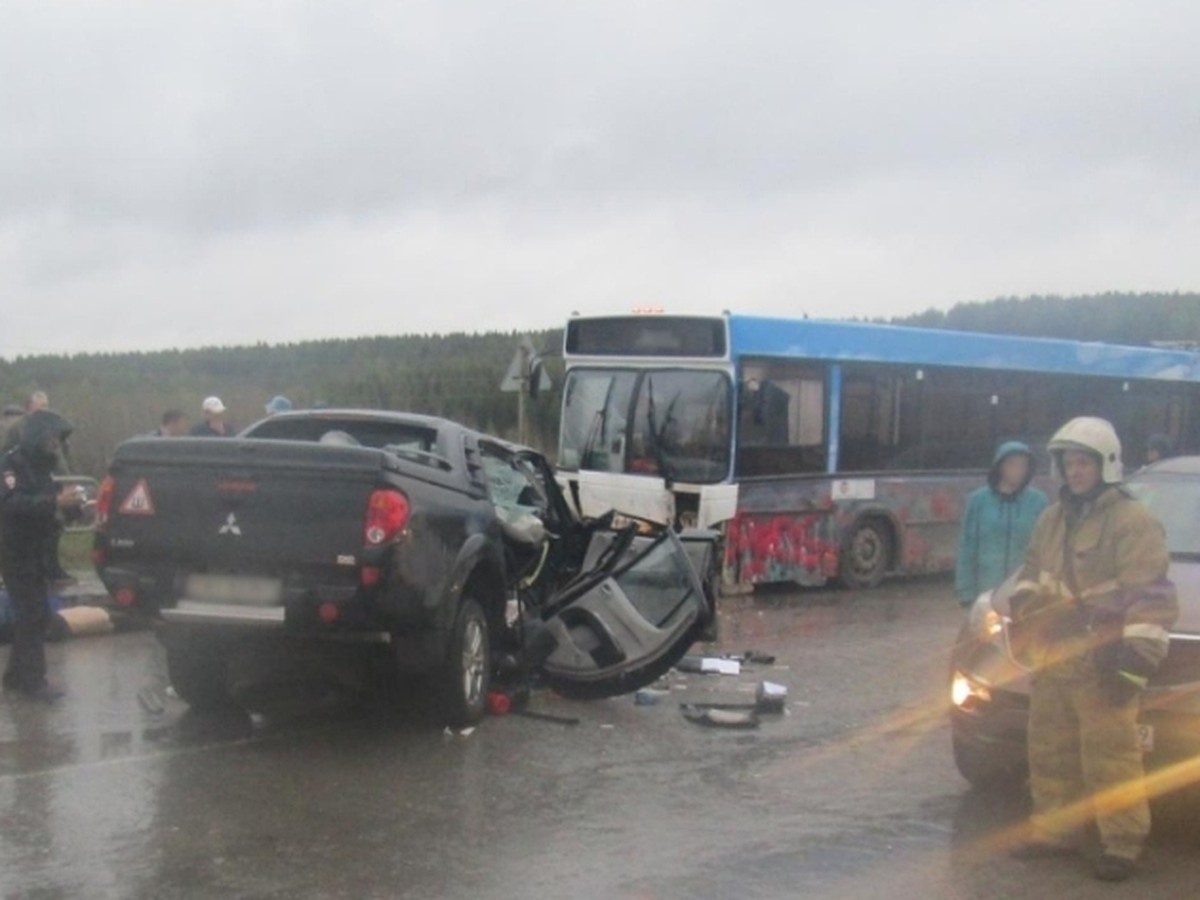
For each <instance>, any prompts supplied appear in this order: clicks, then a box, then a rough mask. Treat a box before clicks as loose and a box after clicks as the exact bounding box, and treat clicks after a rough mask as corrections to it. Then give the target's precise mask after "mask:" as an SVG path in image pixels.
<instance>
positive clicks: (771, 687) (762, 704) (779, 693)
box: [755, 681, 788, 713]
mask: <svg viewBox="0 0 1200 900" xmlns="http://www.w3.org/2000/svg"><path fill="white" fill-rule="evenodd" d="M787 697H788V689H787V687H786V685H782V684H776V683H775V682H773V681H760V682H759V683H758V691H757V692H756V693H755V701H756V703H757V706H758V711H759V712H772V713H781V712H783V711H784V706H785V705H786V704H787Z"/></svg>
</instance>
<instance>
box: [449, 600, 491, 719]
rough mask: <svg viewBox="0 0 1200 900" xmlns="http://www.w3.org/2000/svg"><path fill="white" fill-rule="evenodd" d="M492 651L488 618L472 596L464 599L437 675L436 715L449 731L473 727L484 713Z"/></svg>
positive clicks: (489, 682)
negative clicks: (448, 646)
mask: <svg viewBox="0 0 1200 900" xmlns="http://www.w3.org/2000/svg"><path fill="white" fill-rule="evenodd" d="M491 677H492V651H491V642H490V639H489V635H488V622H487V616H485V615H484V614H483V607H481V606H480V605H479V602H478V601H476V600H475V599H473V598H471V597H465V598H463V601H462V604H461V605H460V606H459V609H458V618H457V619H456V620H455V623H454V631H453V633H452V634H451V637H450V651H449V654H448V655H447V657H446V662H445V664H444V665H443V669H442V672H441V673H440V675H439V676H438V684H437V687H438V690H437V694H438V700H439V712H440V715H441V717H442V718H443V719H444V720H445V722H446V724H447V725H449V726H451V727H452V728H464V727H466V726H468V725H475V724H476V723H478V722H479V721H480V720H481V719H482V718H483V714H484V712H485V711H486V710H487V693H488V687H489V685H490V684H491Z"/></svg>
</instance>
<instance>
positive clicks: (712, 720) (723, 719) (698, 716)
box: [679, 703, 759, 729]
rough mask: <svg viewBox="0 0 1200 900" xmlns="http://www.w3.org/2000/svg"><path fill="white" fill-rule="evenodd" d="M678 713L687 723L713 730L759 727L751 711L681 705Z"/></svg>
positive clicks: (696, 704) (701, 705) (708, 705)
mask: <svg viewBox="0 0 1200 900" xmlns="http://www.w3.org/2000/svg"><path fill="white" fill-rule="evenodd" d="M679 711H680V712H682V713H683V717H684V718H685V719H687V720H688V721H689V722H695V723H696V724H697V725H709V726H712V727H714V728H737V729H750V728H757V727H758V726H759V719H758V713H756V712H755V711H754V710H753V709H718V708H716V707H715V706H714V705H713V704H699V703H681V704H680V705H679Z"/></svg>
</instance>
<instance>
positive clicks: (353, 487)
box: [93, 410, 715, 724]
mask: <svg viewBox="0 0 1200 900" xmlns="http://www.w3.org/2000/svg"><path fill="white" fill-rule="evenodd" d="M97 518H98V526H97V530H96V536H95V546H94V551H93V556H94V561H95V564H96V568H97V571H98V572H99V574H100V577H101V578H102V579H103V581H104V584H105V586H106V587H107V588H108V591H109V593H110V596H111V598H112V604H113V607H114V611H119V612H120V613H123V614H125V615H137V616H149V617H152V618H154V619H155V620H157V622H158V631H159V635H160V637H161V640H162V642H163V644H164V646H165V648H166V653H167V664H168V670H169V675H170V677H171V680H172V684H173V686H174V687H175V689H176V691H177V692H178V694H179V695H180V696H181V697H182V698H183V699H184V700H186V701H187V702H189V703H190V704H191V705H192V706H193V707H196V708H201V707H206V706H207V707H215V706H219V705H224V704H227V703H230V702H231V697H230V686H229V667H230V665H231V664H232V663H233V662H234V660H235V659H236V658H238V657H239V655H241V656H244V655H246V654H250V655H256V656H257V655H262V654H285V655H286V654H289V653H292V654H298V653H300V652H301V650H302V648H303V649H304V650H305V651H306V652H307V651H311V649H312V648H313V646H314V645H317V646H322V645H324V646H328V645H331V644H335V643H336V644H338V645H340V646H342V647H343V649H344V647H345V645H347V644H349V645H351V646H353V647H355V648H358V649H359V650H361V653H362V654H363V655H364V656H366V655H372V656H373V659H374V660H375V662H376V663H378V662H379V661H380V660H384V661H385V670H386V672H387V673H388V674H389V676H390V675H393V674H394V675H396V676H397V677H398V678H400V677H401V676H412V675H421V676H425V678H424V682H425V683H427V684H428V685H429V687H430V688H431V689H432V690H434V691H436V696H437V698H438V707H437V708H438V709H439V711H440V714H441V715H442V716H443V718H444V719H445V720H446V721H447V722H449V723H451V724H467V723H471V722H474V721H476V720H478V719H479V718H480V717H481V716H482V714H483V712H484V710H485V706H486V694H487V691H488V687H489V683H490V679H491V678H492V676H493V675H494V674H495V672H496V669H497V667H498V666H502V667H504V668H506V669H513V670H516V671H526V672H533V671H537V672H539V673H540V675H541V676H542V677H543V678H544V679H546V680H547V681H549V682H550V684H551V685H552V686H553V687H555V688H556V689H558V690H560V691H562V692H564V693H568V694H572V695H575V696H583V697H599V696H610V695H614V694H619V693H625V692H628V691H631V690H634V689H636V688H638V687H640V686H642V685H644V684H647V683H649V682H650V681H652V680H654V679H655V678H657V677H658V676H659V675H660V674H661V673H662V672H664V671H665V670H666V669H667V668H669V667H670V666H671V665H673V664H674V663H675V662H677V661H678V659H679V658H680V657H681V656H682V655H683V653H684V652H685V651H686V650H687V649H688V647H689V646H690V645H691V644H692V642H693V641H694V640H695V639H696V637H697V636H698V634H700V632H701V631H702V630H703V629H704V628H705V627H706V626H707V625H708V624H709V623H710V622H711V621H712V618H713V615H714V608H713V602H714V601H713V597H714V596H715V594H714V592H713V591H712V590H711V587H710V584H709V578H710V575H711V571H712V569H713V560H712V557H713V541H714V535H712V534H710V533H699V532H698V533H683V534H677V533H675V532H673V531H671V530H669V529H665V528H662V527H660V526H657V525H653V524H650V523H645V522H638V521H630V520H626V519H624V518H622V517H621V516H619V515H615V514H609V515H606V516H604V517H602V518H600V519H597V520H587V521H580V520H578V519H577V518H576V517H575V516H574V515H573V513H572V511H571V509H570V507H569V505H568V504H567V503H566V502H565V500H564V497H563V495H562V493H561V492H560V490H559V487H558V484H557V483H556V481H555V479H554V476H553V472H552V470H551V468H550V466H549V465H548V463H547V461H546V460H545V459H544V458H543V457H542V456H541V455H540V454H538V453H537V452H536V451H534V450H531V449H529V448H526V447H518V446H513V445H511V444H508V443H505V442H503V441H501V440H498V439H495V438H491V437H488V436H486V435H483V434H480V433H477V432H475V431H472V430H470V429H467V428H464V427H462V426H460V425H457V424H455V423H452V422H449V421H446V420H443V419H437V418H431V417H425V416H417V415H408V414H400V413H388V412H377V411H360V410H345V411H339V410H322V411H313V412H303V413H291V414H284V415H279V416H275V417H273V418H270V419H266V420H263V421H262V422H259V423H257V424H256V425H253V426H251V427H250V428H248V429H247V430H246V431H244V432H243V433H242V434H241V435H239V436H238V437H236V438H233V439H228V440H222V439H199V438H197V439H191V438H180V439H162V438H145V439H135V440H131V441H127V442H126V443H124V444H122V445H121V446H120V447H119V448H118V450H117V452H116V454H115V457H114V459H113V462H112V466H111V468H110V471H109V474H108V477H107V478H106V479H105V480H104V482H103V484H102V485H101V489H100V496H99V499H98V501H97ZM356 652H357V651H356ZM402 680H403V683H406V684H412V683H420V681H419V680H418V681H414V680H413V679H411V678H405V679H402Z"/></svg>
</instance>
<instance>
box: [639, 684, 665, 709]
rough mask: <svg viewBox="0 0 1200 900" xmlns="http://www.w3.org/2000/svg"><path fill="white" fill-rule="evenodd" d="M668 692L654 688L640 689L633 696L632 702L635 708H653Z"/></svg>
mask: <svg viewBox="0 0 1200 900" xmlns="http://www.w3.org/2000/svg"><path fill="white" fill-rule="evenodd" d="M668 693H669V692H668V691H665V690H656V689H654V688H642V689H641V690H640V691H637V692H636V693H634V695H633V702H634V704H635V705H637V706H655V705H657V703H658V702H659V701H660V700H662V698H663V697H666V696H667V694H668Z"/></svg>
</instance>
